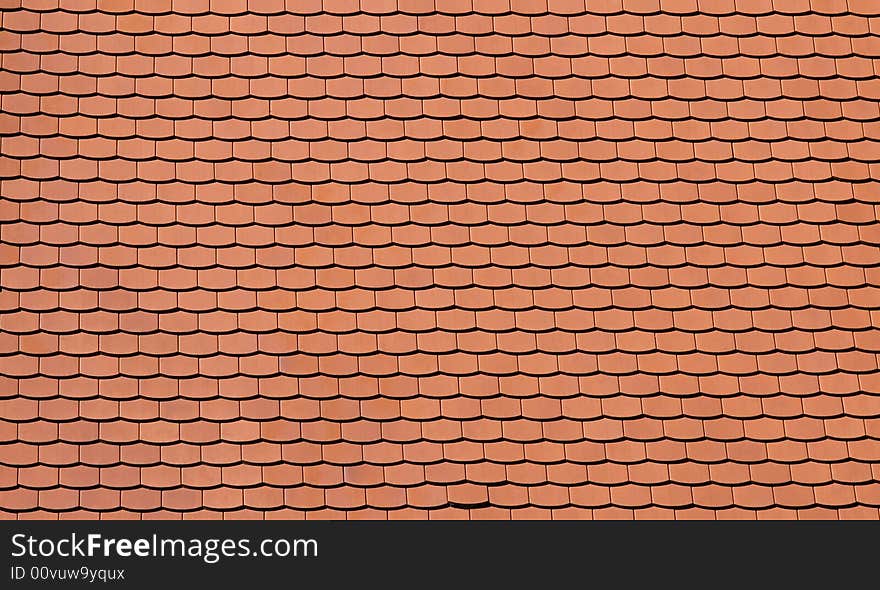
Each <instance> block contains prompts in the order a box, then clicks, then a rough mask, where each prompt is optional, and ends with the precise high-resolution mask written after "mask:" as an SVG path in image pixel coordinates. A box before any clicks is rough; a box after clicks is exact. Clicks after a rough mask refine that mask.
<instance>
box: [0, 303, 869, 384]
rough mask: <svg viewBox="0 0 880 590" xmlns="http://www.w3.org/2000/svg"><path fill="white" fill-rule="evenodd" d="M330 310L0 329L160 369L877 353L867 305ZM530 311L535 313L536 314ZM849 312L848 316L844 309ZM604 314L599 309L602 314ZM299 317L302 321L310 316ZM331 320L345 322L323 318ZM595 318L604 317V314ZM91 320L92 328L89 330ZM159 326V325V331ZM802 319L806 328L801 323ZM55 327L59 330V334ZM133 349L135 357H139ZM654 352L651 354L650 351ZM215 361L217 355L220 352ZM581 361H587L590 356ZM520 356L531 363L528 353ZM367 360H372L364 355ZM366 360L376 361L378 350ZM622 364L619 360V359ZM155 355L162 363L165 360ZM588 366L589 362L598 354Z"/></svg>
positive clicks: (5, 349) (13, 348)
mask: <svg viewBox="0 0 880 590" xmlns="http://www.w3.org/2000/svg"><path fill="white" fill-rule="evenodd" d="M809 314H812V315H823V314H820V312H818V311H817V310H808V312H807V313H805V314H797V315H799V316H801V317H809ZM331 315H332V316H335V317H331V318H328V319H326V320H324V319H323V316H322V318H321V319H319V320H318V323H319V325H320V328H321V329H320V330H316V329H315V327H316V322H315V318H314V317H313V318H311V319H312V322H310V323H306V322H303V329H302V330H296V331H293V330H292V329H290V328H291V326H290V325H288V324H286V323H285V325H283V326H282V327H281V328H282V329H281V330H278V329H277V328H276V329H275V331H268V330H267V331H262V332H260V333H259V334H255V333H252V332H250V333H249V332H247V331H246V329H242V330H240V331H235V332H227V333H223V330H222V325H221V327H220V329H219V330H218V329H216V328H214V329H212V328H211V326H210V325H208V326H206V327H205V328H204V329H202V330H199V331H198V332H194V331H192V330H193V326H192V325H190V326H176V327H175V326H172V327H170V328H168V327H165V325H166V324H167V323H172V322H173V321H174V318H173V317H172V316H170V315H169V317H167V318H162V319H161V320H160V319H159V318H158V317H153V318H143V321H142V323H141V325H140V326H137V325H134V326H127V325H126V321H128V320H133V319H134V318H130V317H129V318H119V319H118V320H117V322H118V324H120V326H119V327H117V329H118V330H120V331H112V330H111V329H108V328H109V327H108V326H107V325H105V326H100V325H93V326H90V325H89V324H90V323H93V322H95V320H96V319H97V318H96V317H94V316H92V317H85V318H83V321H82V323H83V325H82V326H79V327H76V328H72V329H71V328H68V330H63V329H59V328H55V329H46V330H40V331H39V332H32V331H31V330H32V328H29V327H23V328H16V329H7V330H3V331H0V355H2V356H6V355H13V354H17V353H23V354H26V355H33V356H36V357H54V358H49V359H46V360H45V361H44V362H45V364H46V365H47V366H48V365H51V364H55V365H59V366H60V365H64V364H70V363H75V359H74V358H71V357H90V356H93V355H96V354H102V355H106V356H108V357H120V358H123V359H129V360H131V361H132V364H135V361H140V362H142V363H145V364H148V365H152V366H153V368H156V364H157V361H156V359H155V357H162V358H164V357H172V356H177V355H178V354H181V355H183V356H184V357H194V358H196V359H198V358H209V357H216V356H217V355H224V356H239V357H240V362H242V363H245V364H247V363H248V362H250V361H254V362H255V361H256V359H247V358H244V357H249V356H252V355H257V354H268V355H283V354H290V353H292V352H294V351H295V352H296V353H297V354H305V355H314V356H326V355H333V354H336V353H341V354H342V355H352V356H355V357H365V356H374V355H382V356H383V357H385V355H393V354H395V353H397V354H400V355H402V358H400V360H399V364H400V365H401V366H405V365H406V364H408V363H409V362H411V361H412V359H409V358H406V357H407V356H408V355H415V354H422V353H424V354H434V355H447V354H454V353H459V354H461V355H465V356H462V357H459V358H458V359H457V360H458V361H459V362H464V361H465V360H467V362H468V364H469V365H473V364H475V359H468V358H467V356H466V355H469V354H496V353H497V354H501V355H506V354H514V355H525V354H528V353H536V352H538V351H542V352H545V353H548V354H556V355H567V354H575V353H589V354H592V355H605V354H610V353H615V352H617V353H624V354H629V353H639V354H641V355H643V356H642V358H640V359H639V365H640V366H642V365H644V366H650V365H653V366H655V367H659V366H662V365H663V364H664V363H665V364H667V365H671V366H673V367H674V366H675V364H676V363H675V357H676V355H683V354H686V353H687V354H689V353H694V352H698V351H700V352H707V353H715V354H718V355H726V354H736V355H754V354H773V353H780V354H782V355H790V354H812V353H816V355H815V356H816V357H817V358H822V357H823V356H826V355H824V354H820V353H846V352H852V351H859V352H861V353H863V354H864V355H867V356H866V357H865V359H870V357H871V356H873V355H874V354H876V353H878V352H880V329H877V328H876V327H874V323H872V322H871V318H870V316H869V315H868V314H867V313H866V314H863V316H862V318H861V319H862V321H861V322H860V324H861V325H853V323H848V324H846V325H845V329H841V327H839V326H835V327H832V328H830V329H829V328H828V327H827V326H820V327H817V326H815V325H807V326H804V325H803V324H806V323H807V322H806V321H797V320H794V321H792V322H791V323H792V324H794V325H795V328H791V327H787V328H779V327H776V328H777V330H776V331H767V327H768V326H766V325H758V326H751V325H750V324H749V323H748V319H749V313H748V312H745V313H742V312H731V313H726V314H725V313H718V314H717V317H718V318H719V319H724V320H728V321H727V322H726V323H725V324H723V325H721V326H719V327H712V328H709V329H705V330H704V331H699V330H700V329H701V328H703V326H700V325H694V323H691V324H690V325H687V324H685V322H684V321H683V320H684V319H687V318H693V315H690V316H689V315H687V314H681V315H679V316H677V317H675V318H674V319H677V320H680V324H685V325H676V326H675V328H673V325H672V324H673V322H668V324H667V325H662V326H658V327H657V328H656V329H653V326H652V330H651V331H647V329H646V326H644V325H642V326H641V327H640V328H636V329H633V328H632V323H633V322H632V320H631V319H630V321H629V323H627V322H626V320H624V321H623V322H621V321H615V320H616V318H613V317H611V318H609V319H608V321H607V323H605V325H604V326H601V327H600V328H599V329H597V328H595V327H594V326H593V325H591V326H589V327H585V328H579V327H576V326H564V327H560V328H557V327H556V326H555V325H554V324H553V318H552V315H551V317H550V318H549V319H550V321H549V327H547V325H546V324H542V323H539V322H534V323H531V324H529V323H527V321H522V323H521V324H519V325H516V326H515V327H514V325H513V324H503V325H498V323H495V324H494V325H493V320H497V319H498V315H496V316H495V317H494V318H493V317H489V318H485V319H483V320H481V321H480V322H479V328H478V329H476V330H475V329H473V328H472V327H471V328H468V329H464V330H459V331H453V330H450V326H448V325H446V326H436V327H434V326H431V327H427V328H426V327H424V326H420V325H415V324H414V323H412V320H413V319H414V318H413V316H409V317H407V316H402V319H403V320H404V322H403V324H404V325H402V326H400V327H399V329H395V330H382V327H381V326H377V325H375V322H374V325H372V326H371V325H370V324H369V320H363V322H362V325H360V326H359V325H358V324H356V323H355V322H354V321H350V322H344V320H345V319H346V318H345V316H344V315H342V314H331ZM531 315H532V317H534V315H535V314H531ZM608 315H609V316H610V315H611V314H608ZM621 315H622V314H621ZM824 315H826V316H827V315H829V314H824ZM854 315H855V314H850V317H852V316H854ZM575 316H576V314H565V315H564V316H563V319H565V318H566V317H575ZM11 317H12V318H13V319H18V317H20V316H17V314H13V315H12V316H11ZM99 317H100V316H99ZM606 317H607V316H603V315H602V314H600V315H599V318H601V319H605V318H606ZM538 318H540V316H538ZM211 319H214V320H216V319H217V318H211ZM303 319H305V320H306V321H308V319H309V318H308V317H304V318H303ZM150 320H152V322H150ZM334 320H343V321H340V322H338V323H336V324H335V325H328V324H332V323H333V321H334ZM203 321H207V318H203ZM148 322H149V323H148ZM597 323H600V325H601V321H600V322H597ZM841 323H842V322H841ZM150 324H152V325H150ZM522 324H525V325H522ZM90 327H92V328H97V329H93V330H90V329H89V328H90ZM122 327H127V328H128V330H124V329H121V328H122ZM163 327H165V329H164V330H161V331H158V330H159V329H161V328H163ZM805 327H806V328H807V329H806V330H804V329H803V328H805ZM132 328H135V329H136V328H140V330H138V331H133V330H132ZM602 328H612V329H616V330H617V331H616V332H612V331H609V330H607V329H602ZM798 328H800V329H798ZM154 330H156V331H154ZM689 330H690V331H689ZM58 332H62V333H61V334H60V335H59V334H58ZM186 332H190V333H186ZM217 332H220V333H219V334H218V333H217ZM58 355H61V356H58ZM136 355H140V358H137V357H136ZM650 355H653V358H652V357H651V356H650ZM853 356H855V355H853ZM131 357H135V358H131ZM685 358H686V357H685ZM173 360H174V359H169V361H168V364H174V363H173ZM213 360H214V362H219V361H220V360H221V359H213ZM557 360H558V362H559V363H560V364H561V365H567V364H569V363H568V359H566V358H558V359H557ZM582 360H583V361H584V362H586V361H587V357H585V358H583V359H582ZM730 360H731V359H729V358H725V357H724V356H721V357H719V359H718V362H719V366H720V367H724V366H726V365H727V363H728V362H730ZM761 360H764V359H761ZM520 361H521V362H527V359H520ZM602 361H603V359H600V365H601V363H602ZM35 362H36V361H35ZM192 362H195V361H192ZM227 362H229V361H228V359H227ZM319 362H320V361H319ZM363 362H364V363H366V362H368V361H367V360H366V359H363ZM369 362H371V363H375V364H377V365H378V364H381V363H380V361H379V359H377V358H374V359H372V360H371V361H369ZM388 362H389V361H388V359H387V358H383V359H382V363H388ZM440 362H441V363H443V359H440ZM620 362H621V364H625V363H624V359H623V358H621V359H620ZM865 362H866V361H865ZM158 363H159V364H160V365H161V364H162V362H161V361H158ZM854 363H855V361H854V359H851V360H850V361H849V362H847V363H844V365H843V366H841V367H840V368H842V369H851V368H852V367H853V366H854ZM82 364H84V365H87V364H89V361H87V360H85V359H83V361H82ZM593 364H594V365H595V359H594V362H593ZM144 368H146V367H144ZM10 372H13V371H10Z"/></svg>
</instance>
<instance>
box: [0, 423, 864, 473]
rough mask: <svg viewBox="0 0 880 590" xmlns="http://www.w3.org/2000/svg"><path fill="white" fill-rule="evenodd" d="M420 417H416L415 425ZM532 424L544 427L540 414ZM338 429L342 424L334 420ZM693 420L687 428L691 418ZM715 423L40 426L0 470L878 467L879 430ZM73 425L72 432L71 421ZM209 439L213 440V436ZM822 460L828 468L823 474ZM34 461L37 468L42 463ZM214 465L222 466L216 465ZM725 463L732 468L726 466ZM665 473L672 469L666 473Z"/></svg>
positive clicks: (13, 447) (11, 446)
mask: <svg viewBox="0 0 880 590" xmlns="http://www.w3.org/2000/svg"><path fill="white" fill-rule="evenodd" d="M682 422H684V421H682ZM692 422H693V421H692ZM696 422H697V429H698V430H699V424H700V422H699V421H698V420H697V421H696ZM720 422H721V421H719V423H720ZM733 422H735V421H733ZM418 424H419V423H418V422H417V423H416V428H418ZM91 426H92V428H91V430H93V431H97V429H98V426H97V424H92V425H91ZM105 426H106V430H107V431H108V432H109V431H111V429H112V427H113V425H112V424H110V425H109V426H107V425H102V429H104V428H105ZM148 426H149V425H140V429H141V430H142V431H144V432H149V430H148ZM175 426H176V425H175ZM212 426H213V430H217V429H219V428H220V427H219V426H218V425H216V424H213V425H211V424H209V425H208V428H205V430H208V431H209V433H210V432H211V430H212V429H211V427H212ZM231 426H235V424H232V425H231ZM392 426H393V423H392ZM688 426H690V425H688ZM133 427H134V428H135V429H137V428H138V425H137V424H134V425H133ZM537 427H538V428H540V427H541V426H540V423H538V424H537ZM20 428H22V429H26V426H24V425H22V426H20ZM820 428H821V426H820ZM336 429H337V430H338V429H339V425H338V424H336ZM691 429H692V430H693V428H692V427H691ZM45 430H47V429H44V431H45ZM80 430H83V429H80ZM115 430H116V432H117V436H116V437H113V438H114V439H118V438H123V439H125V438H126V436H125V434H124V433H122V432H120V431H121V429H120V428H118V427H117V428H116V429H115ZM224 430H226V431H228V432H229V433H230V434H232V435H233V438H234V435H236V434H240V433H238V432H236V431H235V430H234V429H233V428H231V427H229V428H225V429H224ZM251 430H253V429H251ZM325 430H326V429H325ZM388 430H389V431H393V428H391V427H389V428H388ZM717 430H718V431H719V432H721V433H723V435H722V437H720V438H716V439H712V438H708V437H706V436H701V437H698V438H690V439H687V438H685V439H682V440H672V439H670V438H666V437H663V438H659V439H656V440H649V441H641V440H632V439H622V440H617V441H615V442H602V441H595V440H589V439H584V438H583V429H582V430H581V434H580V435H574V434H572V435H570V436H568V437H564V436H561V437H559V438H552V439H551V438H547V437H543V438H542V437H541V435H540V433H538V435H537V436H535V435H534V433H529V432H526V433H520V434H521V436H525V437H530V436H531V437H532V438H529V440H528V441H527V442H525V443H524V442H522V441H515V440H506V439H497V440H493V441H488V442H483V441H479V440H476V441H474V440H457V441H452V442H450V441H442V440H441V441H432V440H426V439H423V438H421V437H420V436H419V435H415V436H409V437H406V436H405V433H402V434H403V435H404V436H401V437H399V438H404V439H406V441H405V442H402V441H400V440H396V441H389V440H382V441H380V442H376V443H366V444H363V443H353V442H350V441H344V442H341V443H334V442H332V441H331V442H330V443H327V442H324V441H323V440H322V441H321V442H313V441H306V440H295V441H289V440H288V441H287V442H284V443H276V442H269V441H260V442H241V441H238V440H231V441H222V442H201V443H191V442H180V440H179V438H180V435H178V434H177V433H176V429H175V430H174V434H173V435H167V434H166V436H164V437H163V436H156V437H153V438H151V439H150V442H140V441H139V440H138V439H135V440H134V441H133V442H122V443H120V442H107V441H106V440H100V441H96V436H95V435H94V434H92V435H91V438H90V437H89V429H85V431H86V432H85V436H83V433H80V435H79V438H80V439H85V440H81V441H77V442H54V440H56V439H55V438H54V437H53V436H49V437H47V436H45V434H46V433H45V432H44V436H43V440H42V441H41V442H38V443H35V442H23V441H15V442H4V443H3V448H4V449H6V450H8V451H11V452H12V453H11V455H10V456H9V458H8V459H4V461H3V462H2V463H0V465H2V467H0V469H2V470H3V473H4V476H6V477H8V475H10V474H11V473H14V472H15V470H16V469H17V468H18V469H22V470H23V469H25V468H28V467H34V466H42V470H44V471H49V472H55V473H57V471H58V470H57V469H50V467H61V471H62V472H64V471H69V472H70V473H71V476H74V475H76V474H78V473H80V474H81V473H83V472H85V474H86V476H87V477H88V481H87V482H86V485H87V486H88V485H96V484H97V481H94V482H93V481H92V480H93V478H95V477H96V476H97V474H98V470H97V469H94V467H103V468H107V467H113V466H121V467H126V466H128V467H132V466H133V467H141V466H143V467H151V466H152V467H153V468H152V469H149V470H148V471H149V472H150V473H152V474H156V475H159V474H163V473H164V474H171V475H172V477H171V478H169V479H170V481H169V484H168V486H167V487H176V486H177V485H179V484H180V480H179V479H176V478H175V477H174V475H175V474H176V475H177V477H179V474H180V471H181V467H187V466H189V467H193V468H194V469H193V471H199V470H200V469H201V470H204V469H205V468H211V470H214V469H215V468H217V467H225V468H227V469H224V471H228V472H229V475H228V479H232V478H234V477H236V476H238V478H237V481H236V485H256V484H259V483H260V481H261V480H260V476H261V471H263V470H264V469H267V468H271V467H274V466H278V465H281V466H282V467H281V469H284V468H286V469H288V470H290V471H292V472H294V473H295V474H296V475H298V476H299V478H300V479H299V480H293V481H291V482H289V483H290V484H297V483H301V482H302V481H303V479H302V477H303V471H304V470H305V471H306V472H307V475H310V476H311V477H308V478H307V479H308V481H309V483H313V484H314V483H322V484H323V485H326V486H332V485H339V484H340V483H342V482H343V481H344V479H345V478H344V474H345V472H346V471H349V470H353V471H355V472H358V471H367V472H372V473H373V475H374V477H375V476H381V475H380V474H382V471H383V468H386V469H387V468H391V469H390V470H391V471H392V472H396V473H398V475H397V476H396V477H392V478H391V482H392V483H394V484H395V485H406V484H407V483H408V482H407V480H409V483H410V484H412V483H414V481H413V480H414V479H416V477H418V474H420V475H421V477H424V470H425V469H426V468H427V469H430V468H431V466H432V465H437V464H440V465H444V464H445V465H446V466H458V467H459V468H462V469H468V468H470V469H479V468H480V467H483V468H491V469H494V470H495V475H494V477H492V478H487V477H486V476H485V475H484V476H483V477H482V478H476V477H475V478H474V480H473V481H480V479H482V480H483V481H498V482H501V481H504V480H505V479H507V478H508V477H510V475H511V473H512V472H515V473H517V476H516V477H515V478H514V479H515V480H516V481H520V482H522V483H531V484H538V483H544V482H547V481H551V482H552V481H554V480H553V479H548V476H549V475H552V474H553V470H554V469H555V467H554V466H556V467H558V466H559V465H562V466H563V467H565V466H569V467H574V468H576V469H578V470H579V471H580V476H581V478H582V479H580V480H577V479H573V478H570V477H564V478H560V479H561V480H562V481H564V482H565V483H568V484H571V483H575V482H577V481H581V482H585V481H602V482H604V483H610V484H613V483H616V482H626V481H628V480H629V478H630V477H631V476H630V475H629V473H628V472H629V471H631V470H636V469H645V468H651V467H656V464H658V463H659V464H664V465H665V468H667V469H670V470H673V469H676V468H677V467H676V465H677V464H680V463H686V464H688V465H691V466H702V468H703V469H704V470H705V471H710V470H711V469H712V468H713V467H714V468H716V469H718V465H722V466H724V465H726V466H727V468H728V475H727V476H726V477H722V476H721V474H718V475H717V476H716V478H714V479H715V481H725V480H727V481H732V482H739V483H747V482H749V481H750V480H751V477H752V475H750V473H749V472H750V469H751V468H752V467H753V466H754V465H758V466H759V467H758V468H759V469H760V466H761V465H765V464H766V463H767V462H768V461H771V462H774V463H778V464H780V465H778V467H779V468H782V469H783V470H785V471H788V469H789V468H790V469H792V470H796V469H798V466H799V465H801V464H803V463H808V464H809V465H810V466H811V467H812V468H811V469H810V470H812V471H814V472H817V471H818V472H819V473H820V474H821V478H817V480H818V481H822V480H825V479H831V477H830V476H831V473H830V471H831V469H829V468H828V466H829V465H832V466H833V465H834V464H841V463H843V464H845V465H848V466H850V467H858V468H861V469H862V471H863V472H864V471H865V469H866V468H867V470H870V469H871V468H872V465H873V469H874V470H875V471H874V473H873V476H872V477H874V478H876V476H877V473H876V463H877V460H878V457H880V441H878V440H877V439H875V438H869V437H865V436H864V435H862V438H858V439H855V438H848V439H834V438H830V437H824V438H818V439H810V440H790V439H787V438H783V439H781V440H776V441H769V442H767V441H761V440H752V439H746V438H743V436H742V427H741V423H740V429H739V431H736V430H735V429H734V432H733V433H731V432H729V431H730V430H731V428H729V426H728V427H727V428H726V430H727V431H728V432H727V433H724V430H725V425H719V427H718V428H717ZM194 431H195V428H193V429H192V430H190V432H194ZM243 431H244V433H243V436H242V438H244V439H246V440H247V439H248V438H250V437H249V436H248V434H249V433H248V429H246V428H245V429H243ZM70 432H71V433H72V434H76V432H75V431H74V429H73V428H71V429H70ZM155 432H157V434H160V433H161V432H160V431H155ZM120 435H121V436H120ZM55 436H57V435H55ZM111 436H112V435H111ZM575 436H577V437H579V438H575ZM737 437H738V438H737ZM199 438H201V439H204V438H205V437H204V436H202V437H199ZM208 438H209V439H210V436H209V437H208ZM47 439H48V440H47ZM157 439H158V442H156V441H157ZM322 453H325V454H326V456H325V454H322ZM526 455H528V456H526ZM578 466H580V467H578ZM584 466H586V469H592V470H593V471H594V473H593V474H592V475H593V478H592V479H590V480H588V479H586V478H585V477H584V476H585V475H586V473H584V471H585V470H584ZM816 466H818V467H819V469H817V468H816ZM822 466H824V467H825V471H824V473H823V470H822V469H821V467H822ZM37 470H40V469H39V467H38V469H37ZM548 470H549V471H550V473H549V474H548ZM216 471H218V472H219V471H220V470H219V469H216ZM499 471H500V473H499ZM505 471H506V473H505ZM601 471H604V476H600V472H601ZM731 471H733V474H731V473H730V472H731ZM401 472H402V473H401ZM413 472H415V473H416V474H417V475H416V476H415V477H413V475H412V474H413ZM664 476H667V477H668V475H666V473H665V472H664ZM166 477H167V476H166ZM71 479H73V477H71ZM242 480H244V481H242ZM707 480H710V477H704V478H703V479H697V482H700V481H707ZM867 480H868V478H867V477H865V479H864V480H863V481H867ZM386 481H387V480H386ZM783 481H784V480H783ZM814 481H815V480H814ZM376 483H381V481H378V482H373V485H375V484H376ZM150 485H151V486H153V487H157V486H159V485H160V483H159V478H158V477H156V478H154V479H153V483H151V484H150Z"/></svg>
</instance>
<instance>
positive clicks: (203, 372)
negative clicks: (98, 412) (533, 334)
mask: <svg viewBox="0 0 880 590" xmlns="http://www.w3.org/2000/svg"><path fill="white" fill-rule="evenodd" d="M291 339H292V338H287V339H286V340H288V341H289V340H291ZM316 340H319V342H318V343H317V344H316V345H315V347H314V349H313V350H318V351H319V352H313V351H312V350H310V351H307V352H306V351H302V352H296V353H292V354H291V353H290V352H289V348H287V349H286V350H285V351H284V352H283V353H274V354H273V353H269V352H263V351H259V352H257V353H252V354H247V353H245V354H242V355H238V354H221V353H217V354H215V355H214V356H210V357H197V356H190V355H185V354H179V353H171V354H169V355H168V356H162V357H159V356H154V355H151V354H147V353H140V352H137V351H134V352H130V353H129V352H117V353H116V355H118V356H116V355H109V354H99V355H92V356H83V357H80V356H75V355H70V354H57V353H56V354H51V356H45V357H38V356H35V355H33V354H25V353H22V352H16V353H13V354H9V355H6V356H4V357H2V358H3V360H4V363H8V364H9V368H8V369H6V370H5V371H4V373H5V374H6V375H7V376H10V377H31V376H47V377H57V378H73V377H78V376H85V377H92V378H107V377H117V376H128V377H135V378H145V377H154V376H168V377H177V378H185V377H197V376H207V377H214V378H235V377H238V376H251V377H273V376H293V377H308V376H328V377H337V378H344V377H355V376H365V377H377V378H384V377H393V376H398V375H400V376H409V377H420V376H438V375H443V376H446V377H449V378H455V377H468V376H486V377H489V378H492V377H507V376H515V375H525V376H552V375H565V376H573V377H578V376H591V375H603V376H612V377H613V376H618V375H636V374H641V375H646V376H660V375H676V374H683V375H690V376H712V375H726V376H750V375H751V376H753V375H760V374H763V375H769V376H781V375H795V374H806V375H832V374H838V375H844V376H845V375H848V374H865V375H870V374H872V373H876V372H877V371H878V355H877V354H875V353H872V352H868V351H863V350H858V349H855V348H854V347H853V346H852V345H850V348H848V349H847V350H846V351H841V352H826V351H822V350H814V349H808V350H805V351H797V352H790V351H784V352H776V351H775V349H774V351H771V352H767V353H763V352H762V353H757V354H756V353H746V352H740V351H736V350H735V349H734V350H732V351H729V352H728V351H725V352H722V353H717V354H711V353H705V352H692V353H676V352H669V351H654V350H655V349H654V348H653V347H651V348H650V349H649V351H648V352H642V351H639V352H630V351H624V350H620V349H617V348H612V349H611V350H608V351H604V352H600V353H596V352H582V351H579V350H577V349H575V350H574V351H572V352H561V353H550V352H544V351H538V350H536V349H532V350H531V351H529V350H526V351H525V352H521V353H520V352H511V351H508V350H504V351H498V352H483V351H479V352H476V353H470V352H464V351H461V350H458V349H452V350H451V351H449V352H440V353H437V352H433V351H427V352H422V351H419V350H415V351H412V350H411V351H409V352H408V353H406V354H401V355H394V354H388V353H385V352H384V351H383V352H376V353H370V352H361V351H360V350H358V351H357V352H351V351H349V350H344V351H339V350H337V346H338V345H337V344H335V343H333V342H332V341H330V343H329V344H325V342H326V341H327V340H329V339H328V338H327V337H319V338H317V339H316ZM523 340H525V341H526V342H534V339H529V338H523ZM297 342H308V339H307V337H297ZM322 344H323V346H322ZM480 344H481V343H480ZM287 346H290V343H288V345H287ZM527 346H528V345H527ZM475 348H476V347H475ZM488 348H489V350H497V349H496V348H495V347H494V346H492V345H490V346H489V347H488Z"/></svg>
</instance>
